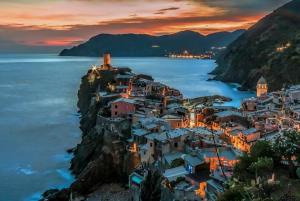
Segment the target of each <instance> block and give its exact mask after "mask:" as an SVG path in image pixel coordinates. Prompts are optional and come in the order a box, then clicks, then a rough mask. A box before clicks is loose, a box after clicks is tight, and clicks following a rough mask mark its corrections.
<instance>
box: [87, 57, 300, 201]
mask: <svg viewBox="0 0 300 201" xmlns="http://www.w3.org/2000/svg"><path fill="white" fill-rule="evenodd" d="M99 72H101V73H99ZM108 72H111V73H108ZM97 74H99V75H100V76H98V77H99V78H100V79H108V78H107V77H106V78H103V77H101V75H106V74H107V76H108V77H110V79H108V80H109V82H108V84H107V86H105V87H103V86H102V87H101V86H100V87H99V89H98V90H97V92H96V94H95V97H94V101H102V102H105V103H106V108H107V110H106V113H105V115H104V114H98V115H99V118H100V119H101V122H103V121H104V120H105V119H106V120H105V121H109V122H112V124H114V125H115V127H118V124H119V122H122V121H124V120H126V121H128V122H129V125H130V126H129V129H130V134H129V135H128V136H127V139H126V140H127V142H128V149H127V150H128V152H130V153H132V154H133V155H135V156H137V158H138V159H139V162H138V164H137V166H136V170H135V171H133V172H132V174H130V176H129V188H130V191H131V193H132V200H135V201H139V200H140V197H141V195H140V194H141V186H142V183H143V181H144V180H145V178H146V175H147V172H148V171H149V170H157V171H159V172H160V173H161V175H162V177H163V181H162V183H161V192H162V194H161V196H162V200H166V201H168V200H170V201H171V200H209V201H214V200H216V199H217V196H218V195H219V194H220V193H222V192H223V191H224V182H226V181H227V180H228V179H229V178H230V177H231V176H232V170H233V166H234V165H235V163H237V162H238V157H239V156H240V155H241V154H242V153H243V152H248V151H249V150H250V148H251V146H252V145H253V144H254V143H256V142H257V141H258V140H262V139H264V140H274V137H275V136H278V135H280V133H281V132H282V131H283V130H285V129H291V128H293V129H298V130H299V129H300V86H293V87H290V88H288V89H282V90H281V91H278V92H272V93H268V86H267V82H266V80H265V79H264V78H263V77H262V78H261V79H260V80H259V81H258V84H257V97H255V98H250V99H247V100H244V101H243V102H242V104H241V108H240V109H238V108H234V107H227V106H214V105H213V106H209V107H208V106H203V105H200V106H199V105H196V104H194V105H189V106H187V105H186V104H185V102H186V100H184V99H183V96H182V94H181V93H180V91H178V90H176V89H173V88H171V87H169V86H167V85H165V84H162V83H160V82H155V81H154V80H153V78H152V77H150V76H147V75H137V74H134V73H133V72H131V70H130V69H129V68H114V67H112V66H111V64H110V55H109V54H106V55H105V56H104V64H103V65H101V66H100V67H95V68H93V70H92V71H91V73H90V78H91V80H92V81H94V80H93V79H94V78H95V75H97ZM107 111H108V112H107ZM114 122H116V123H114Z"/></svg>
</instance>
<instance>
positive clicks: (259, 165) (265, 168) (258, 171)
mask: <svg viewBox="0 0 300 201" xmlns="http://www.w3.org/2000/svg"><path fill="white" fill-rule="evenodd" d="M250 169H252V171H254V172H255V177H256V178H257V177H258V176H263V175H266V173H268V172H270V171H271V170H272V169H273V159H272V158H268V157H262V158H258V159H257V161H256V162H253V163H252V164H251V165H250Z"/></svg>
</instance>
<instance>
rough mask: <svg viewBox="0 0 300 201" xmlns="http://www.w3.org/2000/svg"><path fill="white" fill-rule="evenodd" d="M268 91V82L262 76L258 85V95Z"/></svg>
mask: <svg viewBox="0 0 300 201" xmlns="http://www.w3.org/2000/svg"><path fill="white" fill-rule="evenodd" d="M267 93H268V84H267V81H266V79H265V78H264V77H263V76H261V77H260V79H259V80H258V82H257V85H256V96H257V97H261V96H262V95H266V94H267Z"/></svg>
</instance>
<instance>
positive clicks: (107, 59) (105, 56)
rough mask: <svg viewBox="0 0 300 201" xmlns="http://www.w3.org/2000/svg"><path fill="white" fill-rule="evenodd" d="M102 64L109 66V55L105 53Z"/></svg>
mask: <svg viewBox="0 0 300 201" xmlns="http://www.w3.org/2000/svg"><path fill="white" fill-rule="evenodd" d="M103 64H104V65H105V66H106V65H110V53H105V54H104V55H103Z"/></svg>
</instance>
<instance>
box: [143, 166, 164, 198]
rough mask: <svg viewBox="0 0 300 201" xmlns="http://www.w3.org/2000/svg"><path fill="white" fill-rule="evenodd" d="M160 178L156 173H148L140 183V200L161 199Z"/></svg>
mask: <svg viewBox="0 0 300 201" xmlns="http://www.w3.org/2000/svg"><path fill="white" fill-rule="evenodd" d="M161 182H162V177H161V175H160V173H159V172H158V171H148V175H147V176H146V179H145V181H144V182H143V183H142V190H141V200H142V201H157V200H160V197H161Z"/></svg>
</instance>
